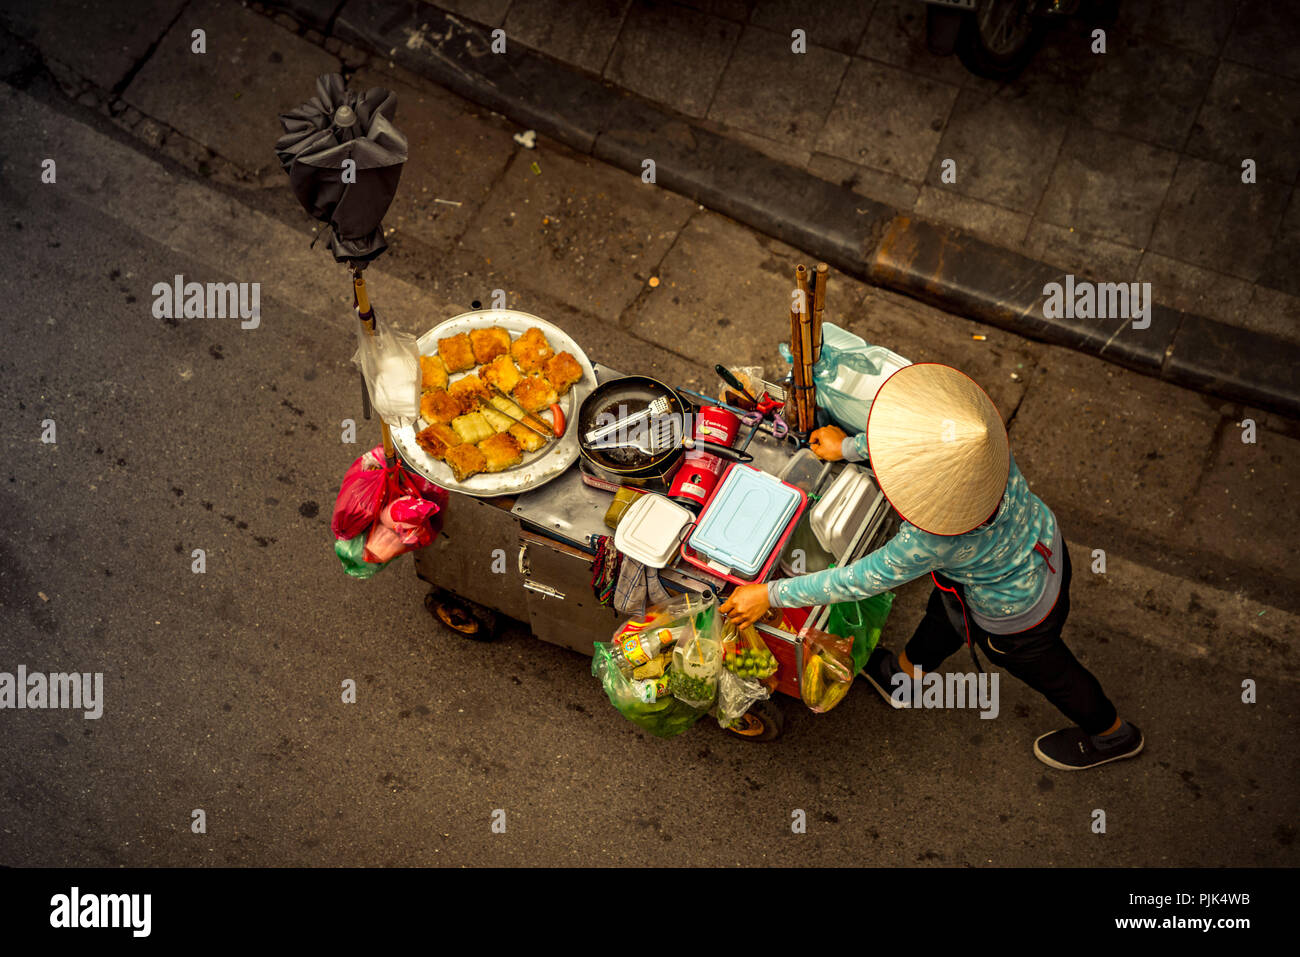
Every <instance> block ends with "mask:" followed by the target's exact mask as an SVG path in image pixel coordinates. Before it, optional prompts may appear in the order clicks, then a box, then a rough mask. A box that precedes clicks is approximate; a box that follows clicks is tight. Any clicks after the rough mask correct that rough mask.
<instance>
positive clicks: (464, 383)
mask: <svg viewBox="0 0 1300 957" xmlns="http://www.w3.org/2000/svg"><path fill="white" fill-rule="evenodd" d="M447 391H448V392H449V393H450V394H451V395H453V396H455V397H456V398H457V399H460V402H461V405H463V406H464V407H465V409H466V411H468V410H470V409H477V408H478V407H479V406H480V405H482V404H483V403H484V402H486V401H487V400H488V399H490V398H492V388H491V387H490V386H489V385H488V384H487V383H486V382H484V381H483V380H482V379H480V378H479V377H478V376H476V375H467V376H461V377H460V378H459V379H457V380H456V381H455V382H453V383H452V384H451V385H449V386H447Z"/></svg>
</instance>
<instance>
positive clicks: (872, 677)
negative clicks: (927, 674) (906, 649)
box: [862, 648, 916, 708]
mask: <svg viewBox="0 0 1300 957" xmlns="http://www.w3.org/2000/svg"><path fill="white" fill-rule="evenodd" d="M862 675H863V677H865V678H866V679H867V680H868V681H870V682H871V687H873V688H875V689H876V690H877V691H879V692H880V697H882V698H884V699H885V701H887V702H888V703H889V706H890V707H891V708H910V707H912V694H913V693H914V691H915V686H916V682H915V680H910V681H909V680H908V679H907V676H906V675H905V674H904V672H903V666H902V665H900V664H899V663H898V655H896V654H894V653H893V652H892V651H890V650H889V649H888V648H877V649H876V650H875V651H873V652H872V653H871V657H870V658H868V659H867V663H866V664H865V665H863V666H862ZM895 675H897V676H898V678H897V679H896V678H895ZM899 681H907V684H906V685H900V684H899ZM897 689H901V690H897ZM896 690H897V696H895V691H896Z"/></svg>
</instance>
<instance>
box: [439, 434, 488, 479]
mask: <svg viewBox="0 0 1300 957" xmlns="http://www.w3.org/2000/svg"><path fill="white" fill-rule="evenodd" d="M443 461H444V462H446V463H447V464H448V465H449V466H451V474H452V476H453V477H454V478H455V479H456V481H457V482H463V481H465V480H466V479H468V478H472V477H474V476H475V475H478V473H479V472H482V471H483V470H484V469H486V468H487V459H486V458H484V456H483V453H482V452H480V451H479V449H478V446H477V445H470V444H469V443H468V442H466V443H464V444H463V445H453V446H452V447H451V448H449V449H448V450H447V454H446V455H444V456H443Z"/></svg>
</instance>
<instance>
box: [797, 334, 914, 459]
mask: <svg viewBox="0 0 1300 957" xmlns="http://www.w3.org/2000/svg"><path fill="white" fill-rule="evenodd" d="M780 352H781V357H782V358H783V359H785V361H786V362H790V361H791V359H792V356H791V353H790V348H789V346H787V345H786V344H785V343H784V342H783V343H781V345H780ZM907 365H911V362H910V361H909V360H907V359H904V358H903V357H902V356H900V355H899V354H898V353H896V352H892V351H891V350H889V349H886V348H885V347H884V346H873V345H870V344H869V343H868V342H867V341H866V340H865V339H863V338H862V337H861V336H857V335H854V334H853V333H851V332H848V331H847V330H845V329H841V328H840V327H839V326H837V325H835V324H834V323H831V322H826V323H823V324H822V351H821V356H820V357H819V358H818V360H817V362H816V364H815V365H814V366H813V383H814V384H815V385H816V386H817V406H818V408H822V409H825V410H826V411H827V413H829V414H830V417H831V419H833V420H834V421H835V423H836V424H837V425H839V426H841V427H842V428H843V429H844V430H845V431H847V432H849V433H850V434H857V433H858V432H865V431H866V430H867V418H868V417H869V416H870V414H871V403H872V401H873V400H874V399H875V397H876V393H877V392H878V391H879V390H880V387H881V386H882V385H883V384H884V382H885V380H886V379H888V378H889V377H890V376H891V375H893V374H894V373H895V372H897V371H898V370H899V369H901V368H902V367H903V366H907Z"/></svg>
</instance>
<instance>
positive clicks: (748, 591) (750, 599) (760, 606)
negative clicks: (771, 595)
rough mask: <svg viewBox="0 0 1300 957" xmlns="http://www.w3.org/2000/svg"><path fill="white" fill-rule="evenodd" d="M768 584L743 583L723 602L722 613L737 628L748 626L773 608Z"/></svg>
mask: <svg viewBox="0 0 1300 957" xmlns="http://www.w3.org/2000/svg"><path fill="white" fill-rule="evenodd" d="M771 607H772V605H771V602H769V601H768V600H767V586H766V585H741V586H740V587H739V588H737V589H736V590H735V591H733V592H732V593H731V597H730V598H728V599H727V600H726V601H725V602H723V603H722V613H723V614H724V615H726V616H727V620H728V621H730V622H731V623H732V624H733V625H735V626H736V627H737V628H747V627H749V626H750V625H752V624H754V622H756V621H758V620H759V619H760V618H762V617H763V616H764V615H766V614H767V610H768V609H769V608H771Z"/></svg>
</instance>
